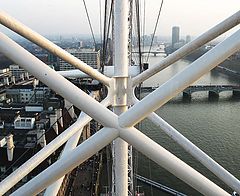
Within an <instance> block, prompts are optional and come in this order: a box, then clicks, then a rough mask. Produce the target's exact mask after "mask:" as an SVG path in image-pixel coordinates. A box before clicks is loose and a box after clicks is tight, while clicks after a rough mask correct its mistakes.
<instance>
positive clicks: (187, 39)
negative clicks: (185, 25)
mask: <svg viewBox="0 0 240 196" xmlns="http://www.w3.org/2000/svg"><path fill="white" fill-rule="evenodd" d="M190 41H191V36H190V35H187V36H186V44H187V43H189V42H190Z"/></svg>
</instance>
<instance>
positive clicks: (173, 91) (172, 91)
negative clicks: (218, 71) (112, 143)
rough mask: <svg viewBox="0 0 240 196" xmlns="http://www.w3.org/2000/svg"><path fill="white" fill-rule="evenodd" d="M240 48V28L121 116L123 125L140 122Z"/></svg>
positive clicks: (120, 121)
mask: <svg viewBox="0 0 240 196" xmlns="http://www.w3.org/2000/svg"><path fill="white" fill-rule="evenodd" d="M239 49H240V30H238V31H237V32H235V33H234V34H233V35H231V36H230V37H228V38H227V39H225V40H224V41H223V42H221V43H219V44H218V45H217V46H215V47H214V48H213V49H212V50H210V51H208V52H207V53H205V54H204V55H203V56H201V57H200V58H199V59H197V60H196V61H194V62H193V63H192V64H191V65H189V66H188V67H187V68H185V69H184V70H183V71H182V72H180V73H178V74H176V75H175V76H174V77H172V78H171V79H170V80H168V81H167V82H165V83H164V84H163V85H161V86H160V87H159V88H158V89H156V90H155V91H153V92H152V93H151V94H149V95H148V96H146V97H144V99H142V100H141V101H140V102H139V103H137V104H135V105H134V106H133V107H131V108H130V109H129V110H128V111H127V112H125V113H124V114H122V115H120V116H119V124H120V126H121V127H130V126H133V125H134V124H135V123H137V122H140V121H141V120H142V119H144V118H145V117H146V116H147V115H149V114H150V113H151V112H153V111H155V110H156V109H158V108H159V107H161V106H162V105H163V104H165V103H166V102H167V101H169V100H170V99H171V98H172V97H174V96H175V95H177V94H178V93H180V92H181V91H182V90H184V89H185V88H187V87H188V86H189V85H190V84H192V83H193V82H194V81H196V80H197V79H199V78H200V77H201V76H202V75H204V74H205V73H207V72H208V71H210V70H211V69H213V68H214V67H215V66H217V65H218V64H219V63H221V62H222V61H224V60H225V59H226V58H228V57H229V56H230V55H232V54H234V53H235V52H237V51H238V50H239Z"/></svg>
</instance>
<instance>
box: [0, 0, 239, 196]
mask: <svg viewBox="0 0 240 196" xmlns="http://www.w3.org/2000/svg"><path fill="white" fill-rule="evenodd" d="M127 5H128V1H127V0H116V1H115V13H116V14H115V17H114V18H115V21H114V23H115V35H114V36H115V56H114V59H115V61H114V62H115V69H114V77H112V78H109V77H106V76H104V75H103V74H101V73H99V72H97V71H96V70H93V69H92V68H90V67H89V66H88V65H86V64H84V63H83V62H81V61H79V60H77V59H76V58H75V57H73V56H71V55H69V54H68V53H67V52H65V51H63V50H62V49H61V48H59V47H57V46H55V45H54V44H52V43H51V42H49V41H48V40H46V39H45V38H43V37H42V36H40V35H39V34H37V33H36V32H33V31H32V30H31V29H29V28H27V27H26V26H24V25H22V24H21V23H19V22H18V21H16V20H15V19H13V18H11V17H9V16H8V15H6V14H5V13H3V12H0V23H2V24H3V25H4V26H6V27H8V28H10V29H12V30H14V31H15V32H17V33H19V34H20V35H23V36H24V37H26V38H27V39H29V40H31V41H33V42H35V43H37V44H38V45H40V46H42V47H43V48H45V49H47V50H49V51H51V52H53V53H54V54H55V55H57V56H59V57H60V58H62V59H64V60H65V61H67V62H69V63H70V64H72V65H74V66H76V67H77V68H79V69H80V70H81V71H83V72H84V73H86V74H88V75H89V76H91V77H94V78H95V79H98V80H99V81H100V82H102V83H103V84H105V85H106V86H108V87H109V89H110V92H111V93H110V94H109V97H107V98H106V100H104V101H103V103H102V104H100V103H99V102H97V101H95V100H94V99H93V98H91V97H90V96H88V95H87V94H86V93H84V92H83V91H81V90H80V89H78V88H77V87H76V86H74V85H73V84H72V83H70V82H69V81H68V80H66V79H65V78H63V77H62V76H61V75H59V74H58V73H56V72H55V71H54V70H52V69H50V68H49V67H48V66H47V65H45V64H44V63H43V62H41V61H40V60H38V59H37V58H36V57H34V56H33V55H31V54H30V53H29V52H27V51H26V50H25V49H23V48H22V47H21V46H19V45H18V44H17V43H15V42H14V41H13V40H11V39H10V38H8V37H7V36H6V35H4V34H2V33H0V52H2V53H3V54H4V55H6V56H7V57H8V58H10V59H11V60H13V61H14V62H15V63H17V64H19V65H20V66H21V67H23V68H24V69H26V70H27V71H29V72H30V73H31V74H33V75H34V76H35V77H37V78H38V79H40V80H41V81H42V82H43V83H45V84H46V85H48V86H49V87H50V88H52V89H53V90H54V91H56V92H57V93H59V94H60V95H61V96H62V97H64V98H65V99H67V100H69V101H70V102H71V103H73V104H74V105H75V106H76V107H78V108H79V109H81V110H82V111H83V112H85V113H86V114H87V115H89V116H90V117H89V116H83V117H81V118H79V120H78V121H77V122H76V123H74V124H73V125H72V126H71V127H69V128H68V129H67V130H66V131H64V132H63V133H62V134H60V135H59V136H58V137H57V138H56V139H55V140H53V141H52V142H51V143H50V144H48V145H47V146H45V147H44V148H43V149H42V150H41V151H39V152H38V153H37V154H36V155H34V156H33V157H32V158H31V159H30V160H29V161H27V162H26V163H24V164H23V165H22V166H21V167H20V168H19V169H17V170H16V171H14V172H13V173H12V174H11V175H10V176H8V177H7V178H6V179H5V180H4V181H2V182H1V183H0V195H3V194H4V193H6V192H7V191H8V190H9V189H10V188H11V187H13V186H14V185H15V184H16V183H17V182H18V181H19V180H20V179H22V178H23V177H24V176H26V175H27V174H28V173H29V172H30V171H32V170H33V169H34V168H35V167H36V166H37V165H39V164H40V163H41V162H42V161H43V160H44V159H45V158H46V157H47V156H49V155H50V154H51V153H52V152H54V151H55V150H56V149H57V148H58V147H59V146H61V145H62V144H63V143H65V142H66V141H67V140H68V139H69V138H70V137H71V136H73V135H74V134H75V133H76V132H77V131H79V130H80V129H81V128H82V127H83V126H84V125H85V124H86V123H88V122H89V121H90V120H91V118H94V119H95V120H97V121H98V122H100V123H101V124H102V125H103V126H105V127H104V128H103V129H102V130H100V131H99V132H97V133H96V134H94V135H93V136H92V137H90V138H89V139H88V140H86V141H85V142H83V143H82V144H80V145H79V146H78V147H76V148H75V149H73V150H72V151H71V153H70V154H69V156H68V159H59V160H58V161H56V162H55V163H54V164H53V165H51V166H50V167H48V168H47V169H46V170H44V171H43V172H41V173H40V174H39V175H38V176H36V177H35V178H33V179H32V180H30V181H29V182H28V183H26V184H25V185H23V186H22V187H20V188H19V189H18V190H16V191H15V192H14V193H13V194H12V195H17V196H19V195H24V196H26V195H36V194H37V193H39V192H41V191H42V190H44V189H45V188H46V187H48V186H49V185H51V184H52V183H54V182H56V181H57V180H58V179H60V178H61V177H62V176H64V175H65V174H66V173H68V172H70V171H71V170H72V169H74V168H75V167H77V166H78V165H79V164H81V163H82V162H83V161H85V160H86V159H88V158H89V157H91V156H92V155H94V154H95V153H96V152H98V151H99V150H100V149H102V148H103V147H104V146H106V145H108V144H109V143H110V142H112V141H113V140H115V139H117V142H116V143H118V144H117V145H116V146H115V152H116V160H115V161H116V166H115V170H116V171H115V175H116V192H115V194H116V195H124V196H125V195H127V184H128V180H127V143H129V144H131V145H133V146H134V147H135V148H136V149H137V150H139V151H140V152H142V153H143V154H145V155H146V156H147V157H149V158H150V159H152V160H153V161H155V162H156V163H157V164H159V165H160V166H162V167H163V168H165V169H167V170H168V171H169V172H171V173H173V174H174V175H175V176H177V177H178V178H180V179H182V180H183V181H185V182H186V183H187V184H189V185H190V186H192V187H193V188H194V189H196V190H198V191H199V192H200V193H202V194H204V195H229V194H228V193H227V192H226V191H224V190H223V189H221V188H220V187H218V186H217V185H215V184H214V183H213V182H211V181H210V180H208V179H207V178H206V177H204V176H203V175H201V174H200V173H198V172H197V171H196V170H194V169H193V168H191V167H190V166H188V165H187V164H186V163H184V162H182V161H181V160H180V159H178V158H177V157H176V156H174V155H173V154H171V153H170V152H168V151H167V150H166V149H164V148H163V147H161V146H160V145H159V144H157V143H156V142H154V141H153V140H151V139H149V138H148V137H147V136H145V135H144V134H142V133H141V132H139V131H138V130H137V129H136V128H134V127H133V126H134V125H136V124H137V123H138V122H140V121H141V120H142V119H144V118H145V117H147V116H148V115H150V118H151V120H153V121H154V122H155V123H156V124H159V125H160V124H161V123H163V122H161V119H157V117H156V116H154V118H153V116H152V115H151V113H152V112H153V111H154V110H156V109H157V108H159V107H161V106H162V105H163V104H164V103H166V102H167V101H168V100H170V99H171V98H172V97H173V96H175V95H176V94H177V93H178V92H180V91H181V90H183V89H184V88H185V87H187V86H188V85H190V84H191V83H192V82H194V81H195V80H197V79H198V78H200V77H201V76H202V75H203V74H205V73H206V72H208V71H210V70H211V69H212V68H214V67H215V66H217V65H218V64H219V63H220V62H222V61H223V60H225V59H226V58H228V57H229V56H230V55H232V54H233V53H235V52H236V51H237V50H239V49H240V30H238V31H237V32H235V33H234V34H233V35H232V36H230V37H229V38H227V39H226V40H224V41H223V42H222V43H220V44H219V45H217V46H216V47H215V48H213V49H212V50H211V51H209V52H208V53H206V54H205V55H203V56H202V57H201V58H199V59H198V60H196V61H195V62H193V63H192V64H191V65H190V66H189V67H187V68H186V69H185V70H183V71H182V72H181V73H179V74H177V75H176V76H174V77H173V78H171V79H170V80H169V81H167V82H166V83H165V84H163V85H162V86H160V87H159V88H158V89H157V90H155V91H154V92H152V93H151V94H149V95H148V96H147V97H145V98H144V99H143V100H141V101H140V102H138V103H136V104H135V105H134V106H133V107H132V108H130V109H129V110H127V106H128V105H130V103H129V102H128V101H129V98H134V97H133V96H132V94H131V93H132V90H133V88H134V87H135V86H136V85H137V84H138V83H139V82H142V81H144V80H146V79H147V78H149V77H151V76H152V75H154V74H155V73H157V72H158V71H160V70H162V69H163V68H165V67H167V66H168V65H170V64H171V63H173V62H175V61H176V60H178V59H180V58H181V57H183V56H184V55H186V54H188V53H189V52H191V51H192V50H193V49H196V48H198V47H200V46H201V45H203V44H205V43H206V42H208V41H210V40H211V39H213V38H215V37H217V36H218V35H220V34H222V33H224V32H225V31H227V30H229V29H230V28H232V27H234V26H236V25H237V24H239V23H240V12H237V13H236V14H234V15H233V16H231V17H230V18H228V19H227V20H225V21H224V22H222V23H220V24H219V25H217V26H216V27H213V28H212V29H211V30H210V31H208V32H206V33H205V34H203V35H202V36H200V38H197V39H196V40H195V41H192V42H191V43H189V44H187V45H186V46H184V47H183V48H182V49H180V50H179V51H177V52H175V53H173V54H172V55H171V56H169V57H167V58H166V59H165V60H163V61H162V62H161V63H159V65H157V68H156V69H149V70H148V71H146V72H143V73H142V74H140V75H139V76H136V77H135V78H133V79H131V78H130V77H129V73H128V66H127V64H128V59H127V44H128V40H127V39H128V29H127V28H128V24H127V14H128V6H127ZM116 27H117V28H116ZM134 101H135V100H132V102H131V103H133V102H134ZM108 105H112V106H113V108H114V112H115V113H113V112H111V111H110V110H108V109H107V108H106V106H108ZM118 115H119V116H118ZM165 125H166V124H165ZM167 128H169V126H168V127H167ZM171 129H172V128H171ZM179 138H180V137H179ZM176 140H177V139H176ZM118 141H119V142H118ZM126 142H127V143H126ZM181 142H182V143H183V145H182V146H185V147H184V148H185V149H186V148H187V147H189V146H191V143H189V142H188V141H186V140H184V139H183V140H181ZM178 143H180V142H179V141H178ZM186 146H187V147H186ZM194 148H195V147H194ZM197 153H199V152H197ZM192 154H193V153H192ZM199 160H200V161H201V159H200V158H199ZM201 162H203V161H201ZM211 164H212V168H211V167H210V168H209V167H208V168H209V169H210V170H211V171H213V172H216V173H221V172H224V171H223V170H220V169H219V166H218V164H217V163H216V162H214V161H213V162H212V163H211ZM225 174H226V173H224V175H225ZM226 175H227V176H226V177H221V175H218V176H219V177H220V178H221V179H222V180H223V181H225V182H226V180H227V179H230V177H229V176H232V175H231V174H228V173H227V174H226ZM226 184H228V185H229V186H230V187H232V188H233V189H234V190H235V191H237V192H238V193H240V183H239V180H238V179H236V178H235V177H233V176H232V178H231V180H229V182H226Z"/></svg>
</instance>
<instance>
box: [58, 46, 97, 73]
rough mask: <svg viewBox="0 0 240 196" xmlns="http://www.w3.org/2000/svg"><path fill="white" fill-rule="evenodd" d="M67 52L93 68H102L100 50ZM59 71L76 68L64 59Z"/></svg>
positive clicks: (60, 61) (70, 50)
mask: <svg viewBox="0 0 240 196" xmlns="http://www.w3.org/2000/svg"><path fill="white" fill-rule="evenodd" d="M66 51H68V52H69V53H70V54H72V55H73V56H75V57H77V58H78V59H80V60H81V61H83V62H84V63H86V64H88V65H89V66H91V67H93V68H99V67H100V50H99V51H94V50H92V49H67V50H66ZM59 69H60V71H64V70H71V69H76V68H75V67H74V66H72V65H70V64H69V63H67V62H65V61H63V60H62V59H59Z"/></svg>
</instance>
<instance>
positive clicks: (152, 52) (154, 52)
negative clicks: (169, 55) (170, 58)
mask: <svg viewBox="0 0 240 196" xmlns="http://www.w3.org/2000/svg"><path fill="white" fill-rule="evenodd" d="M132 53H133V54H136V53H139V52H132ZM148 53H150V54H153V55H154V56H157V54H166V53H165V51H164V50H159V51H158V50H156V51H142V52H141V54H148Z"/></svg>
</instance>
